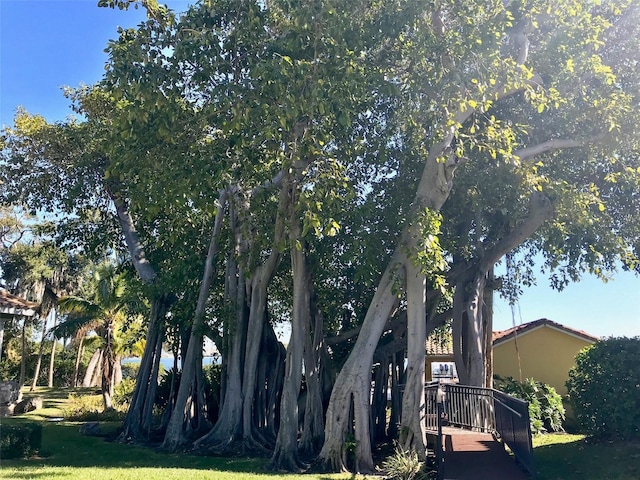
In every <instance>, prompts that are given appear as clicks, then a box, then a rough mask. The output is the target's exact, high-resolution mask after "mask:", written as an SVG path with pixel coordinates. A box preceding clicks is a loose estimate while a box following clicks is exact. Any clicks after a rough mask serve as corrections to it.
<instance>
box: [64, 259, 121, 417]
mask: <svg viewBox="0 0 640 480" xmlns="http://www.w3.org/2000/svg"><path fill="white" fill-rule="evenodd" d="M128 294H129V292H128V288H127V276H126V274H125V272H121V271H118V269H117V267H116V265H114V264H111V263H103V264H101V265H99V266H98V267H97V268H96V269H95V271H94V272H93V274H92V277H91V278H90V280H89V282H87V286H86V288H85V289H84V295H81V296H68V297H64V298H62V299H60V301H59V307H60V311H61V312H62V313H65V314H66V320H65V321H64V322H62V323H61V324H60V325H58V327H57V328H56V334H57V335H65V336H67V335H69V334H71V333H80V334H81V335H82V337H84V333H85V332H87V331H89V330H93V331H94V332H95V333H96V335H97V336H98V337H99V338H100V339H101V350H102V358H103V360H102V382H101V390H102V397H103V400H104V407H105V410H111V409H113V403H112V398H113V389H114V384H115V373H116V363H117V354H116V342H115V334H116V330H118V328H119V326H120V325H122V324H124V322H125V320H126V319H127V310H128V307H129V306H130V304H131V301H130V297H129V295H128Z"/></svg>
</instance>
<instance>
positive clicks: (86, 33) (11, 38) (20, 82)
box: [0, 0, 640, 336]
mask: <svg viewBox="0 0 640 480" xmlns="http://www.w3.org/2000/svg"><path fill="white" fill-rule="evenodd" d="M97 3H98V2H97V0H0V124H1V125H11V124H12V122H13V116H14V113H15V110H16V108H17V106H18V105H21V106H23V107H24V108H25V109H26V110H27V111H29V112H30V113H38V114H41V115H43V116H44V117H45V118H46V119H47V120H49V121H58V120H64V119H65V118H66V117H67V116H68V115H70V114H71V111H70V110H69V108H68V106H69V102H68V101H67V100H66V99H65V98H64V96H63V95H62V90H61V88H62V87H63V86H71V87H76V86H79V85H81V84H86V85H90V84H92V83H95V82H96V81H98V80H99V79H100V78H101V76H102V74H103V72H104V65H105V62H106V54H105V53H104V48H105V47H106V45H107V42H108V41H109V39H113V38H116V36H117V33H116V29H117V27H118V26H122V27H135V25H137V24H138V23H139V22H140V21H141V20H142V19H144V15H145V13H144V11H143V10H133V9H132V10H129V11H120V10H111V9H107V8H98V7H97ZM164 3H167V4H168V5H169V6H170V7H171V8H173V9H174V10H176V11H178V12H181V11H184V10H186V8H187V6H188V5H189V3H191V2H189V1H187V0H168V1H167V0H165V2H164ZM547 285H548V281H547V280H546V279H545V278H543V277H541V278H539V279H538V286H537V287H533V288H530V289H527V290H526V291H525V293H524V295H523V296H522V297H521V299H520V301H519V305H518V306H516V311H515V315H512V311H511V308H510V306H509V305H508V304H506V303H505V302H504V301H501V300H499V299H496V303H495V312H494V327H495V329H496V330H503V329H506V328H510V327H511V326H512V325H513V322H514V321H515V324H520V323H522V322H529V321H533V320H536V319H538V318H543V317H545V318H549V319H551V320H554V321H556V322H559V323H562V324H564V325H567V326H569V327H572V328H577V329H581V330H585V331H587V332H589V333H591V334H593V335H597V336H612V335H613V336H621V335H626V336H636V335H640V278H638V277H636V276H634V275H632V274H629V273H619V274H616V275H615V276H614V279H613V280H612V281H610V282H608V283H607V284H603V283H602V282H601V281H600V280H598V279H596V278H592V277H586V278H584V279H583V280H582V281H581V282H580V283H577V284H573V285H570V286H569V287H567V289H566V290H565V291H563V292H560V293H559V292H555V291H553V290H552V289H550V288H549V287H548V286H547Z"/></svg>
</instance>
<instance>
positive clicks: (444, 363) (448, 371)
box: [425, 335, 458, 382]
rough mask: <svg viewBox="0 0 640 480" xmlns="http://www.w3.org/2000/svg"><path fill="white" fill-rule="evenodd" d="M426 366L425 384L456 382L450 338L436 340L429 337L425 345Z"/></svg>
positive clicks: (456, 373) (456, 375)
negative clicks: (439, 381)
mask: <svg viewBox="0 0 640 480" xmlns="http://www.w3.org/2000/svg"><path fill="white" fill-rule="evenodd" d="M425 351H426V365H425V377H426V378H425V379H426V381H427V382H431V381H435V380H441V381H453V382H457V381H458V372H457V371H456V364H455V361H454V360H453V340H452V339H451V337H445V338H438V337H436V336H433V335H431V336H429V338H427V343H426V345H425Z"/></svg>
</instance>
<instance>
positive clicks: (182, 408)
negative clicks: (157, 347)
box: [162, 191, 227, 451]
mask: <svg viewBox="0 0 640 480" xmlns="http://www.w3.org/2000/svg"><path fill="white" fill-rule="evenodd" d="M226 198H227V193H226V191H224V192H221V193H220V197H219V203H218V209H217V213H216V218H215V221H214V225H213V231H212V233H211V240H210V241H209V250H208V252H207V258H206V261H205V267H204V273H203V276H202V281H201V282H200V291H199V293H198V303H197V305H196V311H195V315H194V319H193V324H192V326H191V335H190V337H189V343H188V346H187V354H186V356H185V357H184V359H183V362H182V376H181V377H180V387H179V388H178V396H177V397H176V402H175V406H174V408H173V412H172V414H171V419H170V420H169V424H168V425H167V431H166V433H165V437H164V442H163V444H162V447H163V448H164V449H167V450H169V451H175V450H176V449H178V448H180V447H182V446H184V445H185V444H186V443H187V442H188V441H191V440H193V439H194V438H195V437H196V436H197V434H198V433H202V432H203V429H204V428H205V427H206V425H207V423H208V421H207V419H206V401H205V397H204V385H203V380H204V377H203V376H202V349H203V341H204V335H203V332H204V328H203V325H204V322H205V310H206V306H207V301H208V299H209V290H210V288H211V281H212V280H213V275H214V269H215V260H216V257H217V255H218V236H219V233H220V229H221V228H222V219H223V218H224V216H225V210H226Z"/></svg>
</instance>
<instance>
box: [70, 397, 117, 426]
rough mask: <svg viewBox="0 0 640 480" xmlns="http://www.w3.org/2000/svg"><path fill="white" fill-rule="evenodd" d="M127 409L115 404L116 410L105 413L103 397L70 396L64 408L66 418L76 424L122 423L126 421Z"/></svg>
mask: <svg viewBox="0 0 640 480" xmlns="http://www.w3.org/2000/svg"><path fill="white" fill-rule="evenodd" d="M125 413H126V409H125V408H121V407H119V406H118V405H116V404H114V409H113V410H109V411H105V409H104V402H103V399H102V395H100V394H95V395H75V394H70V395H69V401H68V402H67V405H66V407H65V408H64V413H63V415H64V418H65V419H66V420H72V421H76V422H97V421H121V420H124V416H125Z"/></svg>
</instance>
